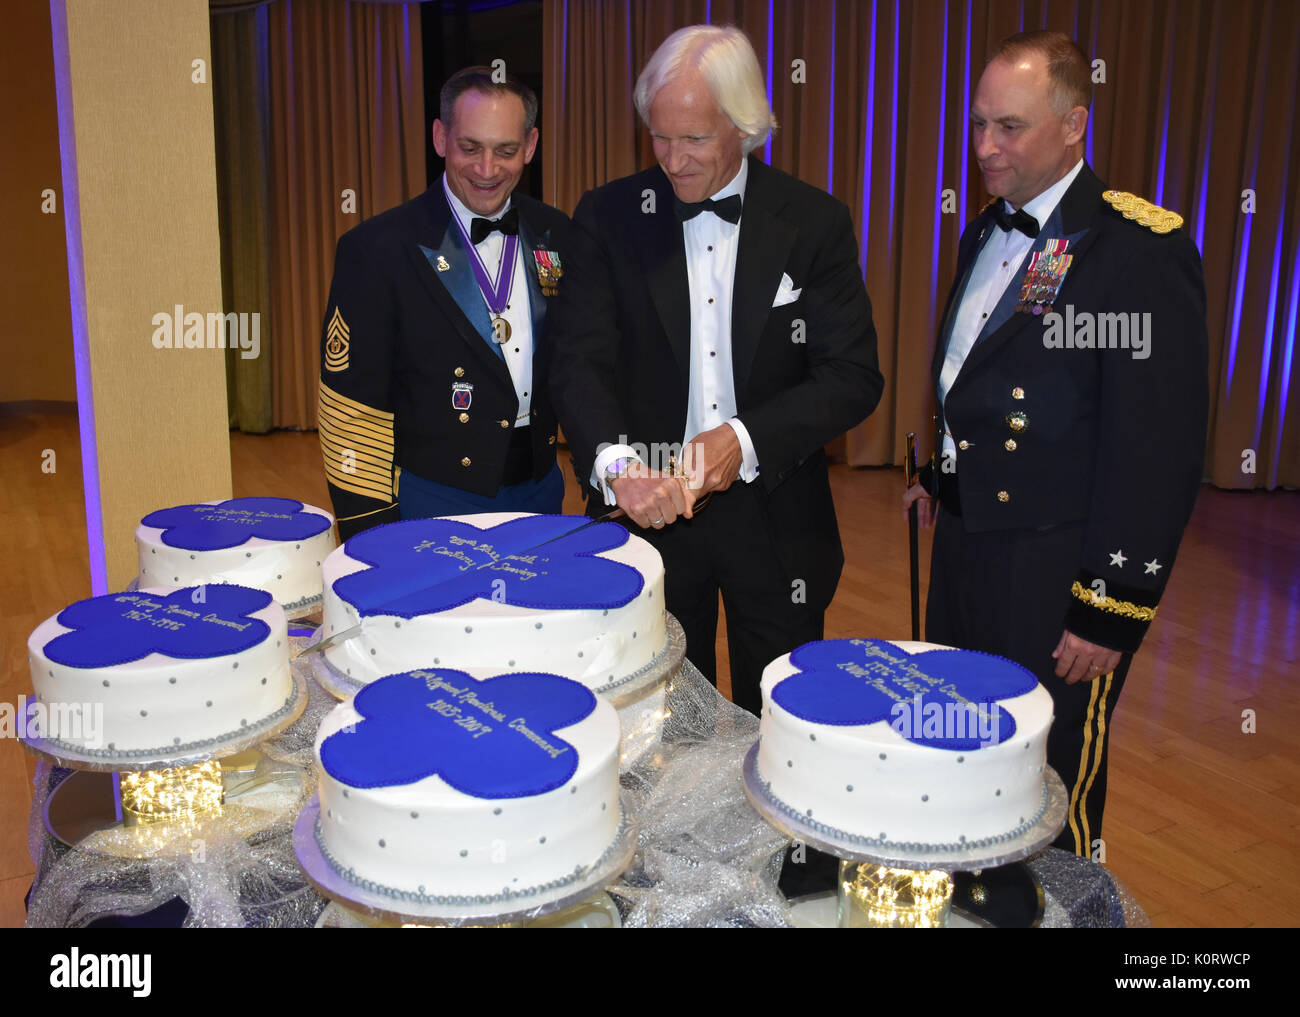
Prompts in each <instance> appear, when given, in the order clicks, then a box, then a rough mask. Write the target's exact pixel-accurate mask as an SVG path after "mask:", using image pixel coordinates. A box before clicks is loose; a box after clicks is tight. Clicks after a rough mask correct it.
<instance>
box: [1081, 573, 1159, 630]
mask: <svg viewBox="0 0 1300 1017" xmlns="http://www.w3.org/2000/svg"><path fill="white" fill-rule="evenodd" d="M1070 592H1071V593H1072V594H1074V596H1075V599H1077V600H1081V601H1083V602H1084V603H1085V604H1088V605H1089V606H1091V607H1095V608H1097V609H1098V610H1101V611H1107V612H1109V613H1110V614H1117V615H1120V616H1122V617H1124V618H1133V619H1136V620H1137V621H1144V622H1149V621H1150V620H1151V619H1152V618H1154V617H1155V616H1156V609H1155V608H1154V607H1145V606H1143V605H1142V604H1134V603H1133V602H1132V601H1128V600H1116V599H1115V598H1114V597H1102V596H1099V595H1098V594H1097V593H1096V592H1095V591H1093V590H1090V589H1088V588H1087V587H1086V586H1084V585H1083V584H1082V583H1081V582H1079V581H1078V580H1077V579H1076V580H1075V581H1074V585H1073V586H1071V587H1070Z"/></svg>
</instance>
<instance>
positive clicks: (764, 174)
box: [731, 157, 803, 400]
mask: <svg viewBox="0 0 1300 1017" xmlns="http://www.w3.org/2000/svg"><path fill="white" fill-rule="evenodd" d="M770 174H771V171H770V170H769V169H768V167H767V165H766V164H765V163H763V162H760V161H759V160H758V159H756V158H753V157H750V161H749V179H748V180H747V181H746V183H745V198H744V203H743V205H742V207H741V213H740V236H739V238H738V239H737V246H736V274H735V278H734V281H733V283H732V291H731V369H732V377H733V381H734V383H735V389H736V398H737V399H738V400H739V399H740V398H741V393H742V392H744V390H745V383H746V382H747V381H748V379H749V371H750V367H751V366H752V365H753V363H754V355H755V354H756V353H757V351H758V340H759V337H760V336H761V335H762V334H763V329H764V327H765V326H766V324H767V319H768V317H769V316H770V315H771V313H772V300H773V298H774V297H775V296H776V291H777V289H778V288H779V287H780V285H781V275H782V271H783V269H784V267H785V265H786V263H787V261H788V259H789V256H790V249H791V248H792V247H793V246H794V241H795V237H796V235H797V232H798V231H797V230H796V229H795V228H794V227H793V226H791V225H790V224H789V223H787V222H786V221H785V220H783V219H781V218H780V217H779V216H778V215H777V213H778V212H779V211H780V210H781V208H782V207H783V206H784V205H785V197H784V195H782V193H781V191H780V190H779V189H778V188H775V187H773V186H772V178H771V175H770ZM793 282H794V284H795V285H796V286H802V285H803V280H798V279H796V280H793Z"/></svg>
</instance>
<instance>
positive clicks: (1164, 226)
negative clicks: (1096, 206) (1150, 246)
mask: <svg viewBox="0 0 1300 1017" xmlns="http://www.w3.org/2000/svg"><path fill="white" fill-rule="evenodd" d="M1101 197H1102V200H1103V201H1105V202H1106V203H1107V204H1108V205H1110V206H1111V208H1113V209H1115V211H1116V212H1118V213H1120V215H1122V216H1123V217H1124V218H1125V219H1132V220H1133V221H1134V222H1136V223H1137V224H1138V225H1140V226H1145V227H1146V228H1147V229H1149V230H1150V231H1151V232H1152V233H1170V232H1172V231H1173V230H1176V229H1180V228H1181V227H1182V225H1183V217H1182V216H1181V215H1179V214H1178V213H1177V212H1170V211H1168V210H1167V209H1163V208H1161V207H1160V206H1159V205H1153V204H1151V202H1149V201H1146V200H1145V199H1143V198H1139V197H1138V196H1137V195H1136V194H1129V193H1128V191H1106V192H1104V193H1103V194H1102V196H1101Z"/></svg>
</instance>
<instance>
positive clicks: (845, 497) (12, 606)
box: [0, 407, 1300, 927]
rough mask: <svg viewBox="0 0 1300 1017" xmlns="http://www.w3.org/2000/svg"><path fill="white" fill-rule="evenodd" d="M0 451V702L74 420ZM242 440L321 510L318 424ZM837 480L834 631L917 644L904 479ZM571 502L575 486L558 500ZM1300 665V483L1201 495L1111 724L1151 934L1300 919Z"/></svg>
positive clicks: (7, 854) (249, 466) (49, 560)
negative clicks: (49, 463) (1247, 725)
mask: <svg viewBox="0 0 1300 1017" xmlns="http://www.w3.org/2000/svg"><path fill="white" fill-rule="evenodd" d="M49 448H53V449H56V450H57V455H58V458H57V470H56V472H55V473H53V474H47V473H43V472H42V471H41V462H42V453H43V451H44V450H45V449H49ZM0 449H2V450H3V465H4V478H5V483H4V484H3V485H2V486H0V569H2V570H3V571H2V572H0V575H2V576H3V581H0V654H2V658H0V659H2V660H3V665H4V668H3V671H2V672H0V702H5V703H10V704H16V703H17V697H18V695H19V694H20V693H25V694H30V693H31V679H30V677H29V674H28V669H27V663H26V650H25V648H26V640H27V636H28V634H29V633H30V632H31V630H32V629H33V628H35V627H36V625H37V624H38V623H39V622H40V621H42V620H43V619H45V618H46V617H48V616H49V615H51V614H54V613H55V612H57V611H59V610H60V609H62V608H63V607H64V606H65V605H67V604H68V603H70V602H71V601H73V600H76V599H78V598H80V597H84V596H86V595H88V593H89V573H88V568H87V561H86V545H85V531H84V528H83V523H82V511H83V509H82V492H81V466H80V461H79V454H78V450H77V428H76V419H75V417H74V416H73V415H72V414H71V413H60V412H54V411H50V410H49V409H48V408H46V409H44V410H42V411H41V412H36V411H33V410H26V411H22V410H19V411H15V410H14V409H13V408H8V409H7V410H6V408H5V407H0ZM232 451H233V461H234V490H235V494H236V495H255V494H276V495H287V496H291V497H295V498H300V499H302V500H304V501H306V502H309V503H312V504H315V505H322V506H327V505H328V499H327V496H326V491H325V482H324V479H323V476H322V474H321V471H320V466H319V459H318V452H317V444H316V438H315V435H314V434H294V433H279V434H274V435H270V436H267V437H251V436H245V435H235V436H234V437H233V438H232ZM831 481H832V485H833V486H834V489H835V500H836V505H837V508H838V512H839V518H840V528H841V531H842V533H843V537H844V547H845V555H846V557H847V559H848V564H847V566H846V568H845V572H844V578H843V580H842V581H841V583H840V587H839V592H838V594H837V596H836V598H835V603H834V605H833V606H832V607H831V610H830V613H829V615H828V617H827V636H828V637H839V636H849V635H872V636H885V637H900V636H906V634H907V633H908V629H909V622H908V600H907V531H906V526H905V524H904V523H903V521H902V519H901V517H900V515H899V512H898V509H897V504H898V492H899V487H900V483H901V478H900V475H899V472H898V471H897V470H892V469H878V470H851V469H849V468H847V467H843V466H840V467H835V468H833V469H832V471H831ZM579 497H580V496H579V494H578V492H577V489H576V487H574V486H573V483H572V479H571V478H570V489H569V491H568V492H567V495H566V501H565V505H566V508H568V509H569V510H571V511H572V510H576V508H577V506H578V505H579ZM115 536H116V539H120V540H127V541H129V540H131V535H130V534H118V535H115ZM928 544H929V542H928V539H927V538H926V537H925V536H923V537H922V567H923V574H924V572H925V571H926V568H927V564H928V560H929V546H928ZM718 657H719V663H720V666H721V667H722V668H723V670H724V673H725V661H726V653H725V650H724V649H723V648H722V647H719V654H718ZM1297 658H1300V494H1296V493H1281V492H1280V493H1273V494H1263V493H1253V494H1248V493H1227V492H1223V491H1217V490H1214V489H1211V488H1206V489H1205V490H1203V491H1202V493H1201V497H1200V499H1199V501H1198V503H1197V506H1196V512H1195V515H1194V517H1193V520H1192V525H1191V528H1190V529H1189V530H1188V533H1187V536H1186V538H1185V540H1184V542H1183V548H1182V551H1181V553H1180V555H1179V558H1178V563H1177V567H1176V568H1175V569H1174V572H1173V576H1172V579H1171V581H1170V585H1169V589H1168V592H1167V593H1166V594H1165V598H1164V601H1163V603H1162V604H1161V607H1160V615H1159V618H1158V620H1157V621H1156V623H1155V625H1154V626H1153V628H1152V630H1151V633H1150V635H1149V636H1148V637H1147V640H1146V644H1145V646H1144V647H1143V649H1142V652H1141V653H1139V654H1138V657H1137V660H1136V662H1135V663H1134V665H1133V668H1132V671H1131V672H1130V674H1129V678H1128V683H1127V685H1126V686H1125V690H1124V696H1123V700H1122V701H1121V702H1120V704H1119V706H1118V708H1117V710H1116V714H1115V721H1114V727H1113V734H1112V751H1111V764H1110V765H1111V774H1110V794H1109V802H1108V807H1107V811H1106V828H1105V835H1106V836H1105V840H1106V865H1107V866H1108V867H1109V868H1110V869H1111V870H1112V871H1113V872H1114V873H1115V874H1116V875H1117V876H1118V877H1119V878H1120V879H1121V880H1123V881H1124V883H1125V884H1126V885H1127V886H1128V887H1129V889H1130V890H1131V891H1132V892H1133V894H1134V895H1135V896H1136V897H1137V899H1138V901H1139V902H1140V903H1141V904H1142V905H1143V906H1144V907H1145V908H1146V909H1147V912H1148V914H1149V915H1150V916H1151V919H1152V922H1153V923H1154V924H1155V925H1157V926H1211V927H1212V926H1223V927H1235V926H1252V925H1262V926H1281V925H1285V926H1294V925H1297V924H1300V921H1298V919H1300V685H1297V683H1296V681H1295V679H1296V676H1297V674H1300V665H1298V664H1297ZM1246 711H1253V717H1254V724H1255V733H1245V732H1244V731H1243V723H1244V721H1243V714H1244V713H1245V712H1246ZM32 767H33V761H32V759H31V758H30V757H29V756H28V755H27V754H26V753H25V752H23V751H22V750H21V749H20V748H19V747H18V745H17V744H16V743H15V742H14V741H13V740H12V739H3V740H0V925H9V926H13V925H21V924H22V921H23V895H24V894H25V893H26V891H27V887H28V885H29V884H30V881H31V873H32V863H31V860H30V859H29V857H28V851H27V817H28V811H29V808H28V807H29V803H30V800H31V773H32Z"/></svg>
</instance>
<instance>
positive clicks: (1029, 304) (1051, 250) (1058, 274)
mask: <svg viewBox="0 0 1300 1017" xmlns="http://www.w3.org/2000/svg"><path fill="white" fill-rule="evenodd" d="M1069 245H1070V242H1069V241H1068V240H1064V239H1059V240H1052V239H1049V240H1048V241H1047V243H1046V244H1045V245H1044V247H1043V248H1042V250H1039V251H1035V252H1034V253H1033V254H1032V255H1031V256H1030V258H1029V267H1028V268H1027V269H1026V270H1025V278H1024V281H1023V282H1022V283H1021V286H1020V300H1019V301H1018V302H1017V303H1016V311H1017V312H1020V311H1024V312H1026V313H1028V314H1034V315H1042V314H1044V313H1046V314H1051V313H1052V304H1053V303H1054V302H1055V301H1056V295H1057V294H1058V293H1059V292H1060V291H1061V285H1062V283H1064V282H1065V273H1066V272H1068V271H1069V270H1070V263H1071V262H1072V261H1074V255H1073V254H1066V253H1065V249H1066V248H1067V247H1069Z"/></svg>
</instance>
